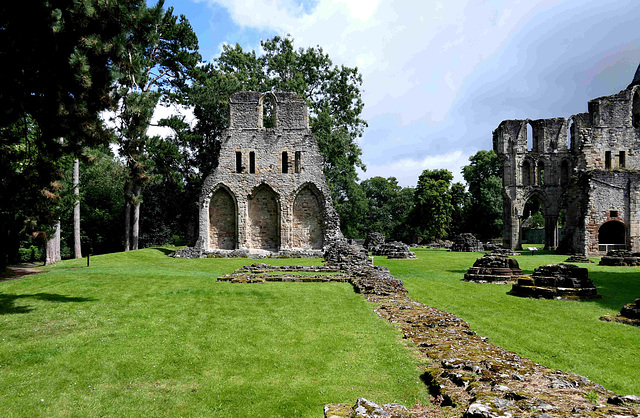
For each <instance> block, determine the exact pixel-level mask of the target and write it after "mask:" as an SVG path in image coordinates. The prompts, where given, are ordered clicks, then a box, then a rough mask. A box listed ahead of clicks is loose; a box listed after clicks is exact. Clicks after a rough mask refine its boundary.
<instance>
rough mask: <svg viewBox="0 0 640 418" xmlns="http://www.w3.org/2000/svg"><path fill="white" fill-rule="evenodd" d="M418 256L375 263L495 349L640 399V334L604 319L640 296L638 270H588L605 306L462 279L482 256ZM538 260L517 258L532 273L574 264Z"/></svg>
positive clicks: (550, 257)
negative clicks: (545, 266) (553, 265)
mask: <svg viewBox="0 0 640 418" xmlns="http://www.w3.org/2000/svg"><path fill="white" fill-rule="evenodd" d="M416 253H417V254H418V259H415V260H387V259H386V258H383V257H379V258H378V257H376V260H375V262H376V264H378V265H386V266H388V267H389V268H390V270H391V273H392V274H393V275H394V276H395V277H397V278H399V279H402V280H403V281H404V283H405V285H406V287H407V289H408V290H409V296H410V297H411V298H413V299H415V300H418V301H420V302H423V303H425V304H427V305H429V306H433V307H436V308H439V309H442V310H445V311H448V312H451V313H454V314H456V315H458V316H459V317H461V318H462V319H464V320H465V321H467V322H469V324H470V325H471V327H472V328H473V329H474V330H476V331H477V332H478V333H479V334H481V335H484V336H487V337H489V338H490V339H491V341H493V342H494V343H495V344H497V345H500V346H502V347H504V348H506V349H509V350H513V351H515V352H517V353H519V354H520V355H523V356H526V357H529V358H531V359H533V360H534V361H536V362H538V363H541V364H544V365H545V366H548V367H553V368H557V369H560V370H565V371H569V370H570V371H573V372H576V373H578V374H581V375H584V376H587V377H588V378H590V379H591V380H593V381H595V382H598V383H600V384H602V385H604V386H605V387H606V388H608V389H611V390H613V391H615V392H617V393H620V394H635V395H640V379H639V378H638V371H639V370H640V328H637V327H633V326H629V325H623V324H618V323H609V322H603V321H600V320H599V319H598V318H599V317H600V316H601V315H605V314H609V315H612V314H616V313H618V312H619V311H620V308H621V307H622V306H623V305H624V304H626V303H629V302H632V301H633V300H634V299H635V298H637V297H640V271H639V269H638V268H637V267H604V266H598V265H597V264H588V265H587V264H580V266H583V267H587V268H588V269H589V276H590V277H591V278H592V279H593V281H594V283H595V285H596V287H597V288H598V292H599V293H600V294H601V295H602V296H603V298H602V299H600V300H594V301H559V300H543V299H527V298H519V297H515V296H510V295H508V294H507V292H508V291H509V290H510V289H511V286H509V285H497V284H476V283H466V282H463V281H462V280H461V279H462V277H463V275H464V273H465V272H466V270H467V269H468V268H469V267H470V266H471V265H473V262H474V261H475V259H476V258H477V257H480V256H481V255H482V253H451V252H446V251H442V250H420V249H418V250H416ZM530 254H531V253H530V252H526V251H525V252H523V255H522V256H518V257H517V260H518V262H519V263H520V267H521V268H522V270H523V271H524V272H525V273H531V272H532V271H533V269H534V268H535V267H538V266H540V265H542V264H550V263H559V262H562V261H563V260H565V259H566V258H567V256H563V255H554V254H549V253H545V252H544V251H538V252H537V253H536V254H535V255H534V256H531V255H530ZM595 261H596V262H597V261H598V260H597V259H595Z"/></svg>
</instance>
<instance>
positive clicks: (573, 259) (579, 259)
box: [564, 254, 593, 263]
mask: <svg viewBox="0 0 640 418" xmlns="http://www.w3.org/2000/svg"><path fill="white" fill-rule="evenodd" d="M564 262H565V263H593V261H591V260H589V259H588V258H587V256H586V255H583V254H573V255H571V256H570V257H569V258H567V259H566V260H564Z"/></svg>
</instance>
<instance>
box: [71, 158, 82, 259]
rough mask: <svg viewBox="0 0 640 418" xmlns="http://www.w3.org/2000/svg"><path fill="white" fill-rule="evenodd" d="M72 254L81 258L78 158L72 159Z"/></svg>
mask: <svg viewBox="0 0 640 418" xmlns="http://www.w3.org/2000/svg"><path fill="white" fill-rule="evenodd" d="M73 194H74V199H75V201H74V203H73V256H74V258H82V248H81V246H80V160H78V159H77V158H76V159H75V160H74V161H73Z"/></svg>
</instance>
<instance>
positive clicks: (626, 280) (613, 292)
mask: <svg viewBox="0 0 640 418" xmlns="http://www.w3.org/2000/svg"><path fill="white" fill-rule="evenodd" d="M589 278H591V280H593V283H594V284H595V285H596V288H597V289H598V293H599V294H601V295H602V299H598V300H596V303H598V304H599V305H601V306H603V307H605V308H608V309H613V310H614V311H619V310H620V309H621V308H622V307H623V306H624V305H625V304H627V303H630V302H633V301H634V300H635V299H636V298H640V272H633V271H632V272H629V271H624V272H603V271H590V272H589Z"/></svg>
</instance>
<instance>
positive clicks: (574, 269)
mask: <svg viewBox="0 0 640 418" xmlns="http://www.w3.org/2000/svg"><path fill="white" fill-rule="evenodd" d="M509 294H510V295H514V296H521V297H528V298H543V299H565V300H587V299H599V298H601V297H602V296H600V295H599V294H598V291H597V289H596V287H595V285H594V284H593V281H592V280H591V279H590V278H589V270H587V269H586V268H584V267H578V266H574V265H573V264H562V263H561V264H547V265H544V266H540V267H538V268H536V269H535V270H534V271H533V274H532V275H531V276H521V277H520V278H519V279H518V282H517V284H514V285H513V286H512V287H511V291H510V292H509Z"/></svg>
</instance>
